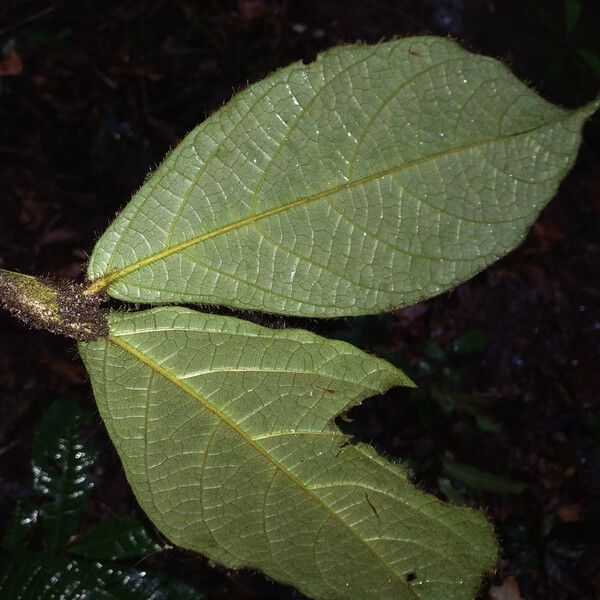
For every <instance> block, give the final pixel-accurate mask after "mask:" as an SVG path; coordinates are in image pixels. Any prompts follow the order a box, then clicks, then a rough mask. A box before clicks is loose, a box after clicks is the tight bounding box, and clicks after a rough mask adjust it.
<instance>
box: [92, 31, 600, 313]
mask: <svg viewBox="0 0 600 600" xmlns="http://www.w3.org/2000/svg"><path fill="white" fill-rule="evenodd" d="M597 106H598V103H597V101H596V103H592V104H589V105H587V106H586V107H583V108H581V109H579V110H576V111H570V110H564V109H562V108H559V107H557V106H554V105H552V104H550V103H549V102H547V101H545V100H544V99H542V98H540V97H539V96H538V95H537V94H536V93H535V92H534V91H532V90H531V89H529V88H527V87H526V86H525V85H524V84H523V83H521V82H520V81H519V80H517V79H516V78H515V77H514V76H513V75H512V74H511V73H510V71H509V70H508V69H507V68H506V67H505V66H504V65H502V64H501V63H499V62H498V61H496V60H494V59H491V58H487V57H482V56H477V55H474V54H471V53H469V52H466V51H465V50H463V49H462V48H460V47H459V46H458V45H457V44H456V43H455V42H453V41H451V40H448V39H442V38H435V37H413V38H406V39H402V40H394V41H392V42H387V43H381V44H377V45H374V46H367V45H354V46H342V47H338V48H334V49H332V50H329V51H327V52H325V53H323V54H321V55H320V56H319V57H318V58H317V60H316V61H315V62H314V63H312V64H310V65H308V66H306V65H303V64H301V63H294V64H292V65H290V66H288V67H287V68H285V69H282V70H280V71H277V72H276V73H274V74H273V75H271V76H270V77H267V78H266V79H264V80H263V81H260V82H259V83H256V84H254V85H252V86H250V87H249V88H247V89H246V90H245V91H243V92H241V93H240V94H238V95H236V96H235V97H234V98H233V99H232V100H231V101H230V102H229V103H228V104H227V105H225V106H224V107H223V108H221V109H220V110H218V111H217V112H215V113H214V114H213V115H212V116H211V117H209V118H208V119H207V120H206V121H205V122H204V123H202V124H201V125H200V126H199V127H197V128H196V129H195V130H194V131H192V132H191V133H190V134H189V135H188V136H187V137H186V138H185V139H184V141H183V142H182V143H181V144H180V145H179V146H178V147H177V148H176V149H175V150H174V151H173V152H171V154H170V155H169V156H168V157H167V159H166V160H165V161H164V163H163V164H162V165H161V166H160V167H159V168H158V170H157V171H156V172H155V173H154V174H153V175H152V176H151V177H150V178H149V179H148V180H147V181H146V182H145V183H144V185H143V186H142V188H141V189H140V190H139V191H138V192H137V193H136V194H135V196H134V197H133V199H132V201H131V202H130V203H129V205H128V206H127V207H126V208H125V209H124V210H123V212H122V213H121V214H120V215H119V216H118V217H117V219H116V220H115V221H114V223H113V224H112V225H111V226H110V227H109V228H108V230H107V231H106V232H105V233H104V235H103V236H102V237H101V239H100V240H99V241H98V243H97V245H96V247H95V249H94V252H93V254H92V257H91V260H90V263H89V268H88V274H89V277H90V279H91V280H94V281H93V283H92V285H91V286H90V288H89V292H90V293H94V292H99V291H101V290H103V289H106V291H107V292H108V293H109V294H110V295H111V296H113V297H115V298H120V299H122V300H127V301H130V302H144V303H173V302H195V303H202V304H221V305H227V306H233V307H237V308H241V309H251V310H260V311H268V312H274V313H282V314H291V315H305V316H318V317H331V316H336V315H360V314H368V313H376V312H381V311H386V310H390V309H393V308H397V307H401V306H406V305H410V304H413V303H415V302H417V301H419V300H422V299H423V298H427V297H430V296H434V295H436V294H440V293H441V292H443V291H445V290H448V289H451V288H453V287H455V286H456V285H458V284H459V283H461V282H462V281H465V280H466V279H468V278H470V277H471V276H473V275H474V274H475V273H477V272H479V271H481V270H482V269H483V268H484V267H486V266H487V265H489V264H491V263H492V262H494V261H495V260H496V259H498V258H499V257H500V256H502V255H504V254H505V253H507V252H508V251H509V250H511V249H512V248H514V247H515V246H516V245H517V244H519V243H520V242H521V241H522V240H523V238H524V237H525V235H526V234H527V231H528V229H529V227H530V225H531V224H532V222H533V221H534V220H535V218H536V216H537V214H538V213H539V211H540V210H541V209H542V208H543V207H544V206H545V204H546V203H547V202H548V201H549V200H550V198H551V197H552V196H553V195H554V193H555V192H556V189H557V186H558V184H559V182H560V180H561V179H562V178H563V177H564V176H565V174H566V173H567V171H568V170H569V169H570V167H571V165H572V164H573V162H574V160H575V157H576V154H577V150H578V148H579V144H580V140H581V128H582V125H583V123H584V121H585V119H586V118H587V117H588V116H589V115H590V114H591V113H592V112H593V111H594V110H596V109H597Z"/></svg>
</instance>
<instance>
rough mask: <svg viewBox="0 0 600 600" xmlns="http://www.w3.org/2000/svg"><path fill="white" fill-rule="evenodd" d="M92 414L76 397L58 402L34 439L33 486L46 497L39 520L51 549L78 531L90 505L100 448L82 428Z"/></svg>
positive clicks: (46, 415) (61, 544)
mask: <svg viewBox="0 0 600 600" xmlns="http://www.w3.org/2000/svg"><path fill="white" fill-rule="evenodd" d="M90 419H91V417H90V415H89V413H88V412H87V411H85V410H84V409H83V408H82V407H81V406H80V405H78V404H77V403H76V402H74V401H72V400H67V399H60V400H57V401H56V402H54V403H53V404H52V405H51V406H50V408H49V409H48V410H47V411H46V413H45V414H44V416H43V417H42V419H41V421H40V424H39V426H38V428H37V430H36V434H35V437H34V441H33V456H32V468H33V488H34V490H35V491H36V492H37V493H39V494H40V495H41V496H42V497H43V498H44V499H45V500H47V502H46V504H44V505H43V506H42V507H40V510H39V519H40V521H41V522H42V525H43V527H44V532H45V534H46V541H47V543H48V546H49V548H50V550H51V551H56V550H58V549H60V547H61V546H63V545H64V544H65V543H66V542H67V540H68V539H69V537H70V536H71V535H72V534H74V533H75V532H76V531H77V529H78V527H79V525H80V523H81V519H82V518H83V514H84V512H85V510H86V508H87V505H88V502H89V499H90V495H91V492H92V489H93V488H94V484H95V481H94V478H93V476H92V474H91V469H92V468H93V466H94V464H95V462H96V458H97V450H96V447H95V445H94V444H93V443H92V441H91V440H89V439H86V438H85V436H84V435H83V431H82V429H83V428H84V427H85V426H86V425H88V424H89V422H90Z"/></svg>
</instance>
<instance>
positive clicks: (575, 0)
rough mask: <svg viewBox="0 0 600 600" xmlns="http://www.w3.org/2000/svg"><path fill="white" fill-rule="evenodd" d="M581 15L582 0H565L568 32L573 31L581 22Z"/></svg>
mask: <svg viewBox="0 0 600 600" xmlns="http://www.w3.org/2000/svg"><path fill="white" fill-rule="evenodd" d="M579 17H581V2H580V0H566V1H565V29H566V30H567V33H571V31H573V29H575V27H576V25H577V23H579Z"/></svg>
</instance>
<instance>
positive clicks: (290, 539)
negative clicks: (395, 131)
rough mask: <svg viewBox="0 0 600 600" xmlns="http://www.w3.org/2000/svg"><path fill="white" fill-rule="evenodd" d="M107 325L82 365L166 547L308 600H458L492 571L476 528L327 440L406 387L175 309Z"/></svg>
mask: <svg viewBox="0 0 600 600" xmlns="http://www.w3.org/2000/svg"><path fill="white" fill-rule="evenodd" d="M109 321H110V328H111V332H110V335H109V337H108V339H106V340H98V341H94V342H88V343H82V344H80V350H81V354H82V356H83V359H84V362H85V364H86V367H87V369H88V372H89V374H90V377H91V380H92V384H93V387H94V393H95V395H96V399H97V401H98V406H99V408H100V412H101V414H102V417H103V419H104V421H105V423H106V425H107V428H108V430H109V433H110V435H111V438H112V440H113V443H114V444H115V446H116V448H117V450H118V452H119V455H120V457H121V460H122V462H123V464H124V467H125V471H126V474H127V477H128V480H129V482H130V484H131V486H132V488H133V490H134V492H135V494H136V496H137V498H138V500H139V502H140V504H141V506H142V508H143V509H144V510H145V512H146V513H147V514H148V516H149V517H150V518H151V519H152V521H153V522H154V523H155V524H156V526H157V527H158V528H159V529H160V530H161V531H162V533H163V534H164V535H165V536H166V537H167V538H168V539H170V540H171V541H172V542H174V543H176V544H178V545H180V546H184V547H186V548H190V549H193V550H196V551H198V552H201V553H203V554H205V555H207V556H209V557H210V558H212V559H213V560H216V561H218V562H220V563H222V564H225V565H227V566H229V567H233V568H239V567H243V566H246V567H251V568H257V569H260V570H262V571H264V572H265V573H266V574H268V575H269V576H271V577H273V578H275V579H278V580H279V581H282V582H287V583H290V584H292V585H294V586H296V587H297V588H298V589H300V590H301V591H302V592H304V593H305V594H307V595H309V596H312V597H315V598H340V599H341V598H357V599H358V598H360V599H361V600H362V599H370V598H372V599H375V598H377V599H380V598H390V599H391V598H393V599H394V600H402V599H409V598H410V599H413V598H414V597H415V595H417V596H418V597H419V598H423V599H429V598H431V599H433V598H439V597H441V596H443V597H444V598H448V599H452V600H454V599H456V600H458V599H464V600H467V599H469V600H471V598H472V597H473V595H474V593H475V591H476V589H477V587H478V585H479V581H480V578H481V576H482V574H483V573H485V572H486V571H488V570H489V569H491V568H492V567H493V565H494V562H495V560H496V543H495V539H494V535H493V532H492V529H491V527H490V525H489V524H488V523H487V522H486V520H485V518H484V517H483V515H481V514H479V513H476V512H474V511H472V510H467V509H463V508H458V507H453V506H450V505H448V504H444V503H442V502H440V501H439V500H437V499H436V498H434V497H433V496H429V495H427V494H425V493H424V492H422V491H420V490H419V489H418V488H416V487H415V486H413V485H412V484H411V483H410V482H409V481H408V479H407V477H406V473H405V471H404V470H403V469H402V468H401V467H400V466H398V465H394V464H392V463H390V462H388V461H386V460H385V459H383V458H382V457H380V456H378V455H377V453H376V452H375V451H374V450H373V449H372V448H371V447H369V446H365V445H364V444H358V445H345V444H344V440H345V436H344V435H343V434H342V433H341V432H340V431H339V430H337V428H335V427H334V426H333V419H334V418H335V416H336V415H338V414H340V413H341V412H342V411H344V410H346V409H347V408H348V407H350V406H353V405H355V404H357V403H358V402H360V401H362V400H363V399H364V398H366V397H369V396H372V395H374V394H379V393H382V392H384V391H385V390H387V389H389V388H390V387H392V386H396V385H407V384H410V381H409V379H408V378H407V377H406V376H405V375H403V373H402V372H400V371H399V370H398V369H396V368H395V367H393V366H392V365H390V364H389V363H387V362H385V361H383V360H381V359H378V358H376V357H374V356H370V355H368V354H366V353H364V352H362V351H360V350H358V349H357V348H355V347H353V346H351V345H349V344H347V343H344V342H339V341H333V340H327V339H325V338H322V337H319V336H317V335H314V334H311V333H308V332H305V331H300V330H292V329H288V330H271V329H267V328H264V327H260V326H258V325H254V324H252V323H249V322H247V321H242V320H239V319H235V318H232V317H225V316H219V315H208V314H202V313H199V312H195V311H191V310H188V309H185V308H179V307H165V308H157V309H153V310H149V311H145V312H140V313H120V314H113V315H111V316H110V319H109ZM330 390H333V393H332V392H330Z"/></svg>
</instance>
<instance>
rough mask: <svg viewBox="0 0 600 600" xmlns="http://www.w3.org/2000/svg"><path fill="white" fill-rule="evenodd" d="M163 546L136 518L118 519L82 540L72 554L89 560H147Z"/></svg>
mask: <svg viewBox="0 0 600 600" xmlns="http://www.w3.org/2000/svg"><path fill="white" fill-rule="evenodd" d="M162 548H163V546H161V545H160V544H158V543H156V541H155V540H154V539H153V538H152V536H151V535H150V533H149V532H148V531H147V529H146V528H145V527H144V525H143V524H142V523H140V522H139V521H138V520H137V519H136V518H135V517H133V516H126V517H116V518H114V519H110V520H108V521H104V522H102V523H100V524H98V525H96V526H95V527H94V528H93V529H91V530H90V532H89V533H88V534H87V535H86V536H85V537H83V538H81V539H79V540H78V541H77V542H76V543H75V544H73V545H72V546H70V547H69V552H70V553H71V554H75V555H77V556H85V557H86V558H97V559H99V560H117V559H122V558H132V557H138V556H146V555H147V554H152V553H154V552H157V551H159V550H162Z"/></svg>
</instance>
